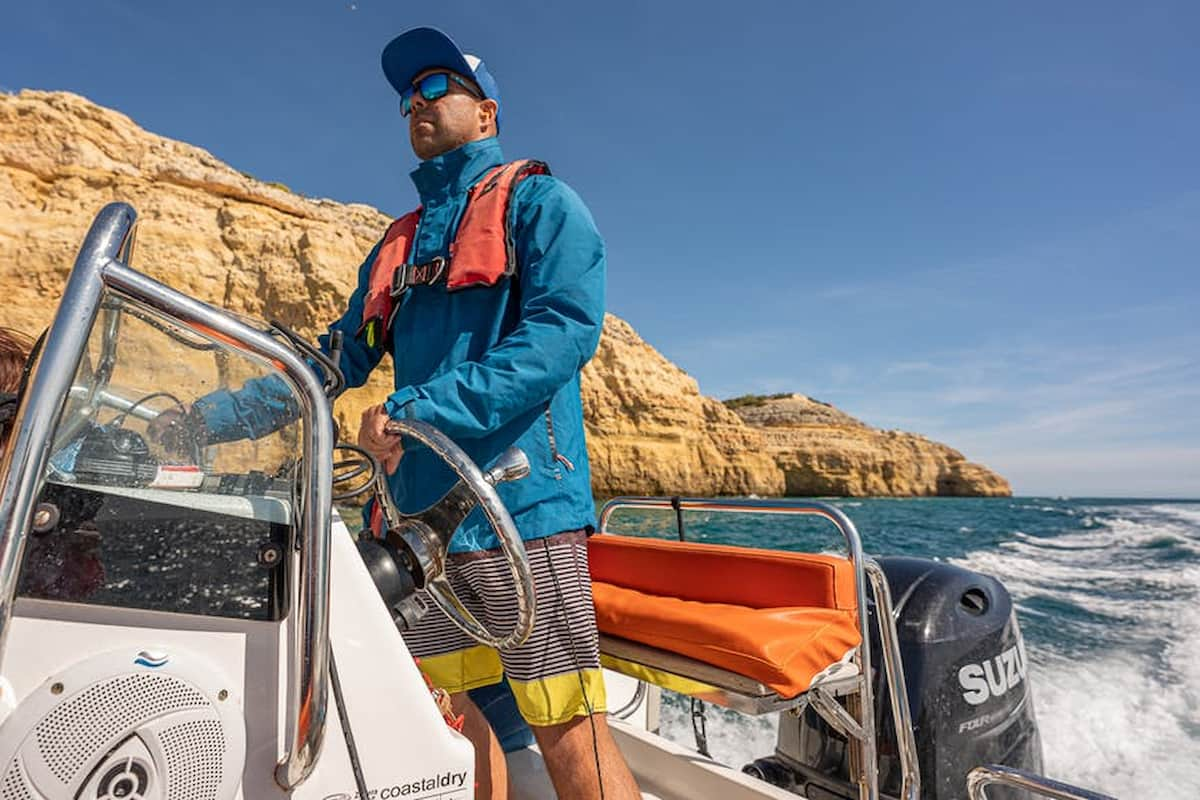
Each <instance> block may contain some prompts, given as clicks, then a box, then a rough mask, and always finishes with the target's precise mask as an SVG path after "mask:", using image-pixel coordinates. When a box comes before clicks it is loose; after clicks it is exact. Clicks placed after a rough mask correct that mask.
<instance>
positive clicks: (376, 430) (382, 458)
mask: <svg viewBox="0 0 1200 800" xmlns="http://www.w3.org/2000/svg"><path fill="white" fill-rule="evenodd" d="M390 419H391V417H389V416H388V413H387V409H386V408H384V407H383V406H382V405H378V406H371V407H369V408H367V409H364V410H363V413H362V422H361V424H360V425H359V426H358V446H359V447H361V448H362V449H363V450H366V451H367V452H368V453H370V454H371V455H372V456H374V457H375V458H377V459H378V460H379V463H380V464H381V465H382V466H383V471H384V472H386V473H387V474H388V475H391V474H392V473H393V472H395V471H396V467H397V466H399V464H400V459H401V458H402V457H403V456H404V447H403V446H402V445H401V443H400V435H399V434H395V433H388V432H387V431H385V430H384V426H385V425H387V423H388V421H389V420H390Z"/></svg>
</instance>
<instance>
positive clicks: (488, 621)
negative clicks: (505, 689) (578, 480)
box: [404, 530, 605, 725]
mask: <svg viewBox="0 0 1200 800" xmlns="http://www.w3.org/2000/svg"><path fill="white" fill-rule="evenodd" d="M525 552H526V553H527V554H528V556H529V566H530V568H531V571H532V572H533V586H534V596H535V598H536V599H535V603H536V604H535V606H534V625H533V632H532V633H531V634H530V635H529V638H528V639H527V640H526V641H525V643H524V644H522V645H520V646H519V647H516V648H514V649H511V650H505V651H503V652H499V651H497V650H495V649H493V648H491V647H487V646H485V645H481V644H479V643H478V642H476V641H475V640H474V639H472V638H470V637H469V636H467V635H466V634H465V633H463V632H462V631H460V630H459V629H458V627H456V626H455V625H454V623H452V622H451V621H450V619H449V618H448V617H447V616H446V615H445V613H444V612H443V611H442V610H441V608H440V607H439V606H437V605H436V604H435V603H434V602H433V601H432V600H430V599H429V598H428V597H427V596H425V597H424V601H425V605H426V606H427V607H428V609H429V610H428V611H427V612H426V614H425V616H424V617H422V618H421V619H420V620H419V621H418V622H417V624H416V626H415V627H414V628H412V629H411V630H409V631H406V632H405V633H404V642H405V644H406V645H407V646H408V649H409V651H410V652H411V653H412V654H413V656H415V657H416V658H418V659H419V660H420V661H419V666H420V668H421V671H422V672H424V673H425V674H426V675H427V676H428V677H429V679H430V681H432V682H433V684H434V686H437V687H439V688H442V689H445V690H446V691H448V692H450V693H452V694H453V693H457V692H465V691H468V690H470V689H478V688H479V687H481V686H488V685H491V684H493V683H499V682H500V679H501V678H502V677H503V676H504V675H507V676H508V681H509V683H510V684H511V686H512V691H513V696H514V697H515V698H516V701H517V708H519V709H520V711H521V716H522V717H524V718H525V721H526V722H528V723H529V724H530V725H557V724H560V723H563V722H568V721H570V720H571V719H573V718H574V717H578V716H585V715H588V714H591V713H595V712H601V711H604V710H605V695H604V679H603V677H602V675H601V671H600V637H599V634H598V632H597V630H596V611H595V608H594V606H593V605H592V582H591V578H590V577H589V573H588V563H587V534H586V533H585V532H584V531H582V530H574V531H566V532H564V533H558V534H555V535H553V536H547V537H545V538H543V539H532V540H527V541H526V542H525ZM446 574H447V578H448V579H449V581H450V585H451V586H452V587H453V588H454V591H455V593H456V594H457V595H458V597H459V600H461V601H462V603H463V605H464V606H466V608H467V610H468V611H470V612H471V613H472V614H473V615H474V616H475V618H476V619H478V620H479V621H480V622H482V623H483V625H484V627H486V628H487V629H488V630H489V631H492V632H493V633H494V634H498V635H503V634H505V633H507V632H508V631H510V630H512V627H513V623H514V622H515V621H516V617H517V610H516V593H515V591H514V590H513V584H512V576H511V574H510V573H509V569H508V565H507V564H506V562H505V560H504V554H503V553H502V552H501V551H500V550H499V549H495V550H481V551H476V552H470V553H452V554H451V555H450V557H449V562H448V564H447V567H446Z"/></svg>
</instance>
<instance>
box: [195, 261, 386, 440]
mask: <svg viewBox="0 0 1200 800" xmlns="http://www.w3.org/2000/svg"><path fill="white" fill-rule="evenodd" d="M379 247H380V244H376V245H375V247H374V248H373V249H372V250H371V253H370V255H368V256H367V260H366V261H365V262H363V264H362V266H360V267H359V269H358V287H357V288H356V289H355V290H354V293H353V294H351V295H350V302H349V304H348V307H347V309H346V313H345V314H343V315H342V318H341V319H339V320H338V321H337V322H335V323H333V324H332V325H330V326H329V333H325V334H322V335H321V336H320V337H318V339H319V341H320V345H321V352H322V353H324V354H325V355H329V353H330V336H331V334H332V332H333V331H335V330H340V331H342V356H341V360H340V361H339V366H340V367H341V369H342V373H343V374H344V375H345V377H346V384H347V385H348V386H352V387H357V386H362V385H363V384H364V383H365V382H366V380H367V376H368V375H370V374H371V370H372V369H374V368H375V366H376V365H377V364H378V363H379V360H380V358H382V357H383V350H382V348H369V347H367V346H366V344H365V343H364V342H363V341H362V340H361V339H359V337H358V336H357V335H356V334H357V332H358V328H359V325H360V324H361V321H362V309H363V303H364V298H365V297H366V292H367V287H368V283H369V281H370V276H371V264H373V263H374V262H375V254H376V253H377V252H378V250H379ZM314 369H316V370H317V371H318V372H319V371H320V370H319V368H317V367H315V366H314ZM192 408H193V411H194V413H196V414H199V416H200V418H201V420H202V421H203V423H204V428H205V432H206V434H207V440H208V441H209V442H210V443H214V444H215V443H219V442H229V441H234V440H237V439H258V438H260V437H263V436H266V435H267V434H269V433H273V432H274V431H277V430H279V429H280V428H282V427H283V426H284V425H287V424H288V423H289V422H291V421H292V420H294V419H296V417H297V416H299V413H300V410H299V408H298V407H297V405H296V398H295V393H294V392H293V391H292V389H291V388H290V387H289V386H288V384H287V382H286V381H284V380H283V379H282V378H280V377H279V376H278V375H266V376H263V377H261V378H252V379H250V380H248V381H246V382H245V383H244V384H242V387H241V388H240V389H236V390H233V391H230V390H228V389H218V390H217V391H215V392H211V393H209V394H207V395H205V396H204V397H201V398H200V399H198V400H197V401H196V402H195V403H193V404H192Z"/></svg>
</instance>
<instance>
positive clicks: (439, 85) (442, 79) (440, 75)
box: [421, 72, 450, 100]
mask: <svg viewBox="0 0 1200 800" xmlns="http://www.w3.org/2000/svg"><path fill="white" fill-rule="evenodd" d="M448 91H450V76H449V75H447V74H446V73H444V72H435V73H434V74H432V75H426V76H425V77H424V78H422V79H421V97H424V98H425V99H426V100H437V99H438V98H439V97H442V96H443V95H445V94H446V92H448Z"/></svg>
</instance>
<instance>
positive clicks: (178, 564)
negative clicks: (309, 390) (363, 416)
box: [19, 293, 301, 619]
mask: <svg viewBox="0 0 1200 800" xmlns="http://www.w3.org/2000/svg"><path fill="white" fill-rule="evenodd" d="M256 327H262V326H256ZM299 407H300V404H299V402H298V400H297V398H296V396H295V394H294V390H293V389H292V388H291V386H290V384H289V383H288V382H287V381H285V380H283V379H282V378H281V377H280V373H279V371H278V370H277V369H276V368H275V366H274V365H272V364H271V363H269V362H267V361H264V360H261V359H258V358H255V357H252V356H248V355H246V354H244V353H242V352H240V351H238V350H236V349H234V348H233V347H231V346H230V345H228V344H226V343H224V342H223V341H221V340H220V338H219V337H218V336H216V335H215V334H214V335H206V333H205V332H197V331H193V330H188V329H184V328H182V327H180V326H179V325H177V324H176V323H174V322H172V321H171V320H170V319H168V318H166V317H164V316H162V315H161V314H159V313H158V312H156V311H154V310H153V309H150V308H148V307H145V306H142V305H140V304H137V303H135V302H133V301H130V300H128V299H125V298H123V297H120V296H118V295H115V294H111V293H110V294H108V295H106V297H105V299H104V302H103V305H102V308H101V311H100V314H99V317H98V319H97V322H96V324H95V326H94V327H93V329H92V331H91V332H90V334H89V336H88V341H87V345H86V349H85V352H84V354H83V357H82V359H81V361H80V364H79V367H78V369H77V371H76V374H75V377H74V380H73V383H72V387H71V390H70V393H69V395H68V396H67V397H65V398H63V408H62V413H61V414H60V416H59V421H58V424H57V426H56V428H55V432H54V436H53V444H52V447H51V452H50V459H49V466H48V468H47V474H46V481H45V485H44V486H43V488H42V491H41V496H40V505H39V506H38V509H37V511H36V512H35V515H34V517H35V518H34V527H33V530H32V531H31V532H30V534H29V537H28V539H27V543H26V553H25V559H24V561H23V564H22V573H21V583H20V588H19V593H20V595H21V596H24V597H34V598H40V599H50V600H65V601H71V602H84V603H91V604H99V605H110V606H124V607H132V608H143V609H152V610H160V611H174V612H184V613H193V614H209V615H220V616H234V617H243V618H252V619H276V618H279V617H280V616H281V615H282V614H283V613H285V611H286V608H285V605H286V597H287V594H288V593H287V591H286V586H287V581H286V577H287V570H288V566H287V565H288V562H289V561H290V559H289V558H287V557H286V556H287V554H288V553H289V548H290V543H291V533H290V532H291V521H292V518H293V516H294V514H293V508H294V505H295V503H296V502H297V499H296V493H297V491H298V489H297V481H296V471H297V466H298V464H299V459H300V453H301V449H300V448H301V436H300V433H301V431H300V424H301V423H300V421H299V420H298V419H297V418H296V417H297V409H298V408H299Z"/></svg>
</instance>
